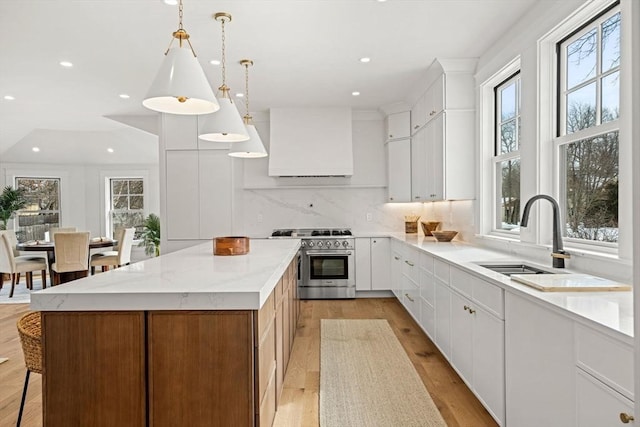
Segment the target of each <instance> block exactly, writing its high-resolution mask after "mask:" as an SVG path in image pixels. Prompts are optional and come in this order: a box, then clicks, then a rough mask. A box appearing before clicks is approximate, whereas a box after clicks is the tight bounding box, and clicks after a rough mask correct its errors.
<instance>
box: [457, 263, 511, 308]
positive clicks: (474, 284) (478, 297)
mask: <svg viewBox="0 0 640 427" xmlns="http://www.w3.org/2000/svg"><path fill="white" fill-rule="evenodd" d="M451 287H452V288H453V289H455V290H456V291H458V292H460V293H461V294H462V295H464V296H466V297H467V298H469V299H471V300H473V302H475V303H477V304H479V305H481V306H482V307H484V308H485V309H486V310H487V311H489V312H490V313H491V314H493V315H494V316H497V317H499V318H500V319H504V291H503V290H502V289H501V288H500V287H499V286H496V285H493V284H491V283H489V282H486V281H484V280H482V279H480V278H478V277H476V276H474V275H472V274H469V273H467V272H465V271H462V270H460V269H458V268H451Z"/></svg>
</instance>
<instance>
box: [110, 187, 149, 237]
mask: <svg viewBox="0 0 640 427" xmlns="http://www.w3.org/2000/svg"><path fill="white" fill-rule="evenodd" d="M109 188H110V194H111V196H110V208H109V219H110V223H111V224H110V230H111V233H112V235H113V236H114V237H115V231H116V230H117V229H119V228H130V227H135V229H136V237H137V236H138V234H139V233H140V232H142V229H143V227H144V185H143V180H142V178H112V179H110V180H109Z"/></svg>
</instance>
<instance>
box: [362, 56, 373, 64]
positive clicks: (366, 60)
mask: <svg viewBox="0 0 640 427" xmlns="http://www.w3.org/2000/svg"><path fill="white" fill-rule="evenodd" d="M360 62H363V63H367V62H371V58H367V57H366V56H365V57H364V58H360Z"/></svg>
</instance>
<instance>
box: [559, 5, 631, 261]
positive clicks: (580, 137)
mask: <svg viewBox="0 0 640 427" xmlns="http://www.w3.org/2000/svg"><path fill="white" fill-rule="evenodd" d="M618 13H619V14H621V19H622V10H621V6H620V2H619V1H618V0H616V1H613V2H612V3H610V4H609V5H606V7H604V8H603V9H601V10H599V11H594V13H592V14H591V15H590V17H589V18H588V19H586V20H584V21H583V22H582V23H581V24H580V25H578V26H577V28H576V29H574V30H573V31H570V32H569V33H568V34H567V35H566V36H564V37H563V38H561V39H560V40H558V41H557V42H555V43H554V44H555V61H554V68H555V94H554V98H553V101H554V102H553V108H554V109H555V120H554V122H555V123H554V131H553V135H552V137H551V146H552V150H553V165H554V171H555V173H554V179H553V186H554V188H555V189H556V191H555V193H556V195H557V200H558V204H559V205H560V207H561V213H562V218H561V221H562V224H563V227H562V234H563V239H564V241H565V243H566V244H568V245H569V246H571V247H576V248H579V249H583V250H593V251H601V252H606V253H616V252H617V251H618V243H619V240H618V241H617V242H603V241H598V240H588V239H580V238H576V237H568V236H567V235H566V226H565V224H566V206H567V200H566V179H565V177H566V164H565V157H564V155H563V148H564V147H565V146H568V145H570V144H573V143H579V142H581V141H584V140H588V139H591V138H595V137H598V136H603V135H606V134H608V133H611V132H618V150H619V152H620V148H621V142H620V130H621V127H622V123H621V120H620V117H619V116H618V117H617V118H616V119H614V120H611V121H608V122H605V123H602V117H601V112H602V85H601V81H602V79H603V78H605V77H606V76H608V75H611V74H613V73H616V72H617V73H618V76H619V77H618V78H619V79H620V73H621V70H622V67H621V63H622V59H621V60H620V61H619V63H618V65H617V67H612V68H610V69H608V70H607V71H605V72H602V66H601V61H602V58H601V57H602V51H601V45H602V36H601V26H602V23H604V22H605V21H607V20H608V19H610V18H611V17H613V16H615V15H616V14H618ZM621 27H622V24H621ZM594 28H595V29H596V30H597V31H596V34H597V37H596V38H597V50H596V55H595V56H596V65H595V67H596V70H595V75H594V76H593V77H591V78H589V79H587V80H585V81H583V82H581V83H579V84H577V85H575V86H574V87H572V88H571V90H572V91H575V90H577V89H578V88H583V87H586V86H588V85H589V84H590V83H595V85H596V99H595V108H596V124H595V125H593V126H590V127H588V128H584V129H580V130H577V131H575V132H572V133H567V131H566V117H567V98H566V94H567V93H568V91H567V88H566V82H567V74H566V72H567V64H566V55H565V54H564V51H565V48H566V47H567V46H568V45H570V44H571V43H572V42H574V41H575V40H577V39H579V38H580V37H582V36H583V35H585V34H587V33H588V32H589V31H592V30H593V29H594ZM622 50H623V46H622V42H621V45H620V55H621V58H622ZM619 90H620V92H622V91H621V89H619ZM621 98H622V97H621V96H619V98H618V99H619V108H620V104H621V103H622V102H621ZM620 166H621V162H620V154H619V157H618V176H619V177H620ZM619 199H620V197H619ZM618 231H620V224H618Z"/></svg>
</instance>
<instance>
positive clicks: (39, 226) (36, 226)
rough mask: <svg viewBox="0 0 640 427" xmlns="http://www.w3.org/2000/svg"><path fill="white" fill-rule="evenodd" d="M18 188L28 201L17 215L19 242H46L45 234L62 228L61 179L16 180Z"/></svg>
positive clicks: (29, 178)
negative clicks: (56, 228)
mask: <svg viewBox="0 0 640 427" xmlns="http://www.w3.org/2000/svg"><path fill="white" fill-rule="evenodd" d="M16 188H18V189H21V190H22V191H24V195H25V198H26V199H27V206H26V207H25V208H24V209H21V210H20V211H19V212H18V214H17V215H16V218H17V228H16V236H17V237H18V240H19V241H21V242H24V241H28V240H44V238H45V232H48V231H49V230H50V229H51V227H59V226H60V178H36V177H28V178H27V177H24V178H16Z"/></svg>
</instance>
